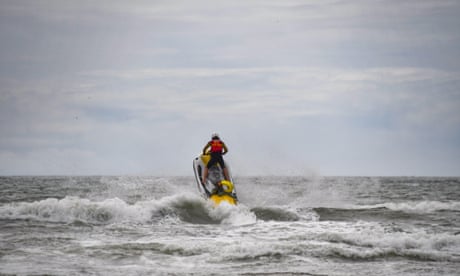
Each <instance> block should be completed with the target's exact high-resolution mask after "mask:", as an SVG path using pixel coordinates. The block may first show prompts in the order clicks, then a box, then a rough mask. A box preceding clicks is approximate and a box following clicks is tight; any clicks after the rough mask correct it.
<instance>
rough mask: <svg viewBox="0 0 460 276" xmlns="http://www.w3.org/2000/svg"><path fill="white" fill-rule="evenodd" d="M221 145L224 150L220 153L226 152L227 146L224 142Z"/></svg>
mask: <svg viewBox="0 0 460 276" xmlns="http://www.w3.org/2000/svg"><path fill="white" fill-rule="evenodd" d="M222 146H223V148H224V151H223V152H222V154H226V153H227V152H228V149H227V146H226V145H225V143H224V142H222Z"/></svg>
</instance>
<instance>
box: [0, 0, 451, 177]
mask: <svg viewBox="0 0 460 276" xmlns="http://www.w3.org/2000/svg"><path fill="white" fill-rule="evenodd" d="M459 14H460V2H459V1H436V0H433V1H424V0H417V1H332V0H331V1H308V0H302V1H301V0H287V1H284V0H283V1H270V0H268V1H267V0H263V1H262V0H260V1H240V0H236V1H211V0H209V1H204V0H200V1H178V0H169V1H22V0H18V1H4V0H0V49H1V51H0V132H1V136H0V174H2V175H18V174H19V175H22V174H46V175H52V174H97V175H100V174H115V175H119V174H151V175H192V174H193V172H192V170H191V167H192V166H191V162H192V159H193V158H194V157H195V156H196V155H198V154H199V153H200V152H201V150H202V148H203V146H204V144H205V143H206V142H207V141H208V140H209V139H210V134H211V133H212V132H219V133H220V134H221V136H222V138H223V139H224V141H226V143H227V145H228V146H229V149H230V152H229V154H228V155H227V156H226V158H227V159H228V160H229V161H230V162H231V165H232V168H233V171H234V174H235V175H261V174H263V175H265V174H280V175H292V174H295V175H310V174H319V175H435V176H436V175H448V176H452V175H455V176H458V175H459V174H460V32H459V31H458V30H459V27H460V17H459V16H458V15H459Z"/></svg>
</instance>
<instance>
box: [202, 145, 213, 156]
mask: <svg viewBox="0 0 460 276" xmlns="http://www.w3.org/2000/svg"><path fill="white" fill-rule="evenodd" d="M210 146H211V143H207V144H206V146H204V148H203V155H205V154H206V151H207V149H208V148H209V147H210Z"/></svg>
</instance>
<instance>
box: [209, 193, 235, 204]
mask: <svg viewBox="0 0 460 276" xmlns="http://www.w3.org/2000/svg"><path fill="white" fill-rule="evenodd" d="M209 200H211V201H212V202H213V203H214V206H219V205H220V204H221V203H222V202H227V203H228V204H231V205H236V199H235V198H234V197H232V196H231V195H228V194H223V195H219V194H212V195H211V196H210V197H209Z"/></svg>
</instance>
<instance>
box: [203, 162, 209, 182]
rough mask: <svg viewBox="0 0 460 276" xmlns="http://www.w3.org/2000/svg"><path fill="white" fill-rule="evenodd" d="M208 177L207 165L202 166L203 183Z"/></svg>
mask: <svg viewBox="0 0 460 276" xmlns="http://www.w3.org/2000/svg"><path fill="white" fill-rule="evenodd" d="M207 179H208V167H207V166H205V167H204V172H203V184H205V185H206V180H207Z"/></svg>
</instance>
